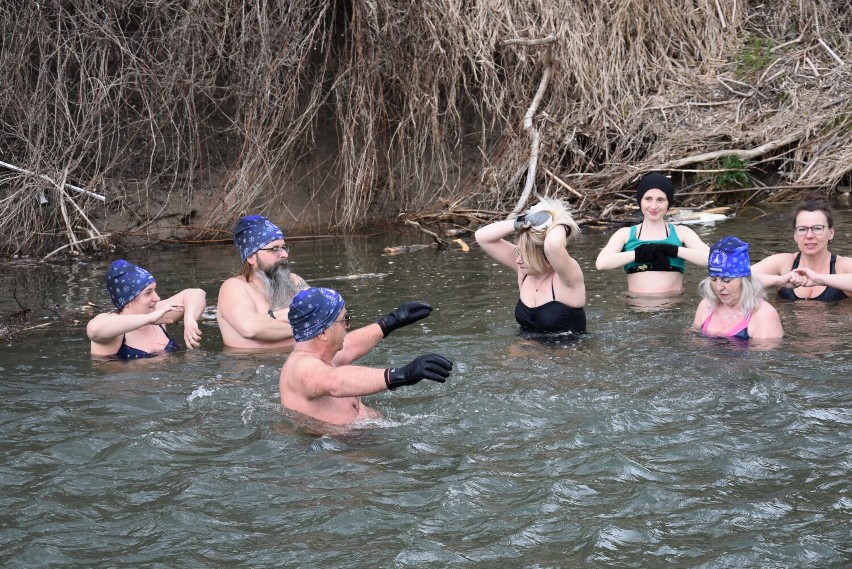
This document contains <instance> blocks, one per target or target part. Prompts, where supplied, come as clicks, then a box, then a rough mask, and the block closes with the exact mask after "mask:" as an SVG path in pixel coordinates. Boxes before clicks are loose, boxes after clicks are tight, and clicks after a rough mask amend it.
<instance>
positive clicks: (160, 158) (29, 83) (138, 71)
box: [0, 0, 852, 252]
mask: <svg viewBox="0 0 852 569" xmlns="http://www.w3.org/2000/svg"><path fill="white" fill-rule="evenodd" d="M548 36H551V37H552V38H553V40H552V41H548V42H543V41H540V40H544V39H545V38H548ZM850 38H852V11H850V10H849V3H848V0H800V1H798V2H789V1H787V0H767V1H765V2H762V3H759V4H758V3H752V2H747V1H743V0H728V1H726V2H721V1H718V0H696V1H695V2H690V3H688V7H681V6H680V5H678V4H677V3H672V2H667V1H663V0H628V1H625V0H600V1H597V2H586V1H581V0H532V1H530V0H525V1H523V2H521V1H520V0H489V1H485V0H481V1H476V2H461V1H459V0H434V1H430V2H410V1H408V0H383V1H381V2H379V1H377V0H350V1H343V0H325V1H322V0H314V1H307V0H306V1H304V2H292V1H290V0H260V1H252V2H248V1H246V0H233V1H229V2H220V1H213V0H201V1H198V2H186V1H185V0H181V1H179V0H160V1H158V2H139V1H136V2H103V1H102V0H77V1H74V2H72V1H70V0H53V1H45V2H39V3H35V2H26V3H18V2H7V3H0V41H2V44H1V46H0V69H2V72H3V74H4V78H3V81H2V82H0V161H3V162H7V163H10V164H14V165H16V166H17V167H20V168H21V169H24V170H26V171H29V172H32V173H35V175H34V174H22V173H20V172H11V171H8V170H4V171H2V172H0V173H2V175H3V177H2V178H0V232H1V233H2V236H3V237H2V239H0V249H2V250H3V251H5V252H16V251H24V252H29V251H37V250H51V251H52V250H55V249H57V248H58V247H60V246H64V247H66V249H68V250H72V251H73V250H81V249H83V248H86V247H90V246H103V245H104V244H105V242H106V237H104V235H103V234H104V233H107V232H110V233H111V234H112V235H113V236H116V235H117V234H119V233H122V232H124V233H128V234H131V233H132V234H134V235H139V234H148V235H150V236H151V237H152V238H156V237H163V234H162V232H158V230H157V229H156V228H157V227H158V224H159V225H166V226H174V225H175V222H176V220H177V221H178V222H179V225H182V226H184V227H186V228H187V230H186V231H184V232H183V233H181V235H184V236H186V238H187V239H194V240H197V239H203V238H205V236H209V237H211V238H213V237H216V238H220V237H221V234H220V233H218V232H217V230H221V229H227V228H229V227H230V226H231V225H232V223H233V220H234V218H235V217H236V216H237V215H239V214H241V213H244V212H249V211H251V212H256V211H265V210H266V209H269V208H272V207H273V205H276V204H283V206H284V207H285V208H286V207H288V206H289V204H290V203H291V199H290V198H291V196H292V195H293V192H295V191H296V189H297V188H299V187H308V188H309V189H310V191H311V198H310V200H313V203H308V204H307V205H306V206H304V207H305V208H311V207H313V208H314V209H317V208H320V207H324V208H325V211H326V212H327V213H326V215H324V216H323V218H322V220H321V221H319V222H317V223H321V224H323V225H324V227H321V228H319V229H321V230H323V231H329V230H331V231H333V230H352V229H355V228H358V227H361V226H363V225H364V224H366V223H370V222H376V221H377V220H381V219H394V218H395V217H396V216H397V215H402V216H403V217H406V218H408V219H411V220H426V221H429V220H435V221H449V222H454V223H456V224H459V225H476V224H478V223H481V222H482V221H485V220H487V219H490V218H493V217H497V216H502V215H506V214H507V213H508V212H510V211H511V210H512V209H513V208H516V207H518V206H519V205H522V203H521V202H523V201H525V200H526V199H527V197H526V196H525V194H524V190H525V189H531V190H532V192H533V193H540V194H557V195H561V196H563V197H565V198H566V199H568V200H569V201H570V202H571V203H572V204H573V205H574V207H575V208H576V209H577V210H578V211H579V212H580V214H581V216H583V217H585V218H587V219H589V220H597V219H607V218H608V215H610V214H611V212H612V209H611V208H610V210H609V212H607V211H606V208H607V206H608V205H609V204H610V203H611V202H613V200H616V201H617V200H619V199H620V197H621V196H623V195H624V193H625V191H627V188H628V187H629V185H630V184H631V182H632V180H633V179H634V178H635V177H636V176H637V175H639V174H641V173H643V172H647V171H649V170H665V171H668V172H671V173H673V174H674V175H675V177H676V180H677V182H678V184H679V185H686V184H689V185H690V190H689V192H687V193H688V194H689V197H688V201H690V202H694V203H705V202H706V201H708V200H712V199H713V198H715V197H724V196H725V195H726V194H724V193H718V194H716V193H714V192H715V191H716V190H718V189H719V187H718V184H716V183H714V181H713V178H714V176H715V175H717V174H718V173H719V172H720V171H729V170H732V168H730V167H720V164H722V160H723V159H724V160H727V162H725V164H731V163H734V164H738V165H739V166H738V167H737V168H733V171H738V170H743V169H745V170H747V171H748V172H749V173H750V174H752V175H753V176H752V179H754V180H760V183H762V184H765V185H766V187H763V186H758V187H757V188H751V190H753V191H752V193H751V194H750V195H751V196H752V199H754V200H757V199H774V200H785V199H791V198H792V197H794V196H795V195H796V194H797V193H798V192H800V191H801V189H802V188H814V187H816V188H821V189H822V190H823V191H825V192H829V191H831V189H832V188H834V187H835V186H836V185H838V184H841V183H844V184H849V180H850V173H851V172H852V147H850V143H849V141H850V139H852V93H850V91H849V85H852V39H850ZM545 77H546V78H547V81H545V80H544V79H545ZM537 93H538V95H537ZM531 110H532V112H531V113H530V116H528V119H529V121H528V123H527V124H524V116H525V114H527V113H528V112H529V111H531ZM534 149H535V153H536V154H535V161H534V163H532V164H531V160H530V159H531V156H532V155H533V150H534ZM732 160H733V161H736V160H739V162H731V161H732ZM531 166H533V167H532V168H531ZM762 171H765V172H766V173H767V177H766V178H765V179H764V178H762V177H761V176H760V173H761V172H762ZM770 173H771V174H773V175H774V177H769V176H768V174H770ZM44 176H46V177H47V179H49V180H50V181H47V180H46V179H45V177H44ZM65 184H72V185H74V186H77V187H81V188H85V189H86V190H88V191H90V192H93V193H95V194H102V195H104V196H106V198H107V199H106V202H105V203H101V202H99V201H98V200H97V199H94V198H92V197H91V196H90V195H87V194H80V193H76V192H73V191H69V190H68V189H67V186H66V185H65ZM756 184H757V182H756ZM320 200H323V201H322V204H321V203H320ZM197 212H201V213H197ZM290 213H291V214H292V223H293V224H297V223H298V218H299V217H301V216H300V212H299V211H291V212H290ZM604 214H606V215H604ZM116 220H121V222H120V223H121V226H120V227H115V223H117V222H116ZM167 235H168V236H169V237H170V238H173V237H174V236H175V235H176V233H175V232H171V233H168V234H167ZM113 238H115V237H111V239H113Z"/></svg>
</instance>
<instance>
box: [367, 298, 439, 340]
mask: <svg viewBox="0 0 852 569" xmlns="http://www.w3.org/2000/svg"><path fill="white" fill-rule="evenodd" d="M431 312H432V306H431V305H429V304H427V303H425V302H423V301H420V300H412V301H410V302H404V303H402V304H400V305H399V308H397V309H396V310H394V311H393V312H391V313H390V314H388V315H387V316H385V317H384V318H379V319H378V320H376V324H378V325H379V326H380V327H381V329H382V334H384V337H385V338H387V337H388V334H390V333H391V332H393V331H394V330H396V329H397V328H402V327H403V326H408V325H409V324H414V323H415V322H417V321H418V320H423V319H424V318H426V317H427V316H429V314H431Z"/></svg>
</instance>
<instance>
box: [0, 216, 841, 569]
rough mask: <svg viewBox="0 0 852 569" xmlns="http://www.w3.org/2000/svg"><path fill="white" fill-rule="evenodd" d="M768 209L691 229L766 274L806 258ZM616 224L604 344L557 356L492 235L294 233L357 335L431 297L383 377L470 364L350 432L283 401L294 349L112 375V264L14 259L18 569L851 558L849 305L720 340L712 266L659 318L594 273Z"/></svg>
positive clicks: (384, 360) (1, 511)
mask: <svg viewBox="0 0 852 569" xmlns="http://www.w3.org/2000/svg"><path fill="white" fill-rule="evenodd" d="M757 214H758V212H756V211H752V212H751V213H750V215H749V214H748V212H747V214H744V215H743V216H742V217H741V218H739V219H734V220H730V221H726V222H723V223H719V224H717V225H715V226H707V227H697V231H698V232H699V233H700V234H701V235H702V237H703V238H704V240H705V241H706V242H708V243H711V242H713V241H715V240H716V239H718V238H720V237H722V236H724V235H727V234H736V235H738V236H740V237H742V238H744V239H746V240H749V241H750V242H751V244H752V252H753V259H759V258H762V257H763V256H764V255H766V254H769V253H772V252H777V251H783V250H789V249H790V247H789V246H790V245H793V242H792V235H791V233H792V232H791V231H790V229H789V220H788V219H787V218H786V215H785V214H786V210H783V209H781V210H778V211H777V212H776V211H775V210H772V211H770V212H769V214H768V215H766V216H764V217H761V218H760V219H759V220H757V221H754V220H753V218H754V217H755V216H756V215H757ZM839 223H840V226H839V231H838V234H837V236H836V237H835V240H834V244H833V250H834V251H835V252H838V253H841V254H847V255H849V254H852V237H850V233H849V228H852V212H850V210H841V211H840V212H839ZM610 232H611V231H610V230H606V231H604V232H593V231H587V232H586V235H584V237H583V238H582V240H581V241H580V242H579V243H577V244H576V247H575V248H574V253H575V255H576V256H577V257H578V258H579V259H580V261H581V264H582V265H583V268H584V270H585V273H586V282H587V287H588V304H587V312H588V319H589V330H590V331H591V333H590V334H588V335H587V336H585V337H582V338H580V339H579V340H573V341H572V340H563V341H558V342H553V343H549V344H544V343H541V342H537V341H535V340H527V339H523V338H520V337H519V336H518V333H517V326H516V324H515V322H514V319H513V315H512V314H513V308H514V304H515V301H516V299H517V290H516V285H515V283H514V279H513V277H512V275H511V273H509V272H508V271H507V270H505V269H502V268H500V267H499V266H497V265H496V264H495V263H494V262H492V261H491V260H490V259H489V258H487V257H486V256H485V255H484V254H483V253H482V251H481V250H479V248H478V247H476V246H473V247H472V249H471V251H470V252H469V253H462V252H460V251H457V250H455V251H447V252H441V253H436V252H435V251H434V250H426V251H420V252H416V253H412V254H406V255H396V256H387V255H384V254H383V253H382V249H383V247H384V246H386V245H399V244H404V243H406V244H407V243H411V242H414V241H417V240H419V237H417V236H410V235H402V234H390V235H388V236H384V237H382V238H371V239H366V238H365V239H349V240H342V241H318V242H299V243H298V244H297V245H296V246H294V248H293V251H292V254H291V259H292V260H293V264H294V270H296V272H298V273H299V274H301V275H302V276H304V277H305V278H307V279H308V280H309V281H310V282H311V283H313V284H316V285H321V286H331V287H334V288H337V289H339V290H340V291H341V292H342V293H343V295H344V296H345V297H346V299H347V304H348V306H349V308H350V311H351V313H352V314H353V317H354V318H355V319H356V322H361V323H362V324H363V323H368V322H371V321H372V320H374V319H375V318H376V317H378V316H380V315H383V314H385V313H386V312H388V311H389V310H390V309H392V308H393V307H395V306H396V305H397V303H399V302H401V301H404V300H409V299H416V298H419V299H425V300H428V301H430V302H431V303H433V305H434V306H435V307H436V310H435V311H434V312H433V314H432V316H431V317H430V318H428V319H427V320H425V321H423V322H422V323H419V324H416V325H414V326H411V327H409V328H407V329H403V330H400V331H397V332H395V333H394V334H393V335H391V336H390V337H389V338H388V339H386V340H385V341H383V342H382V344H381V345H380V346H379V347H378V348H377V349H376V350H374V352H373V353H371V354H370V355H368V356H367V357H366V358H364V359H363V360H362V361H361V363H363V364H365V365H373V366H378V367H386V366H388V365H390V364H399V363H405V362H407V361H408V360H410V359H411V358H412V357H414V356H415V355H417V354H419V353H423V352H425V351H440V352H442V353H444V354H446V355H447V356H448V357H450V358H451V359H453V360H454V361H455V362H456V367H455V371H454V374H453V376H452V377H451V379H450V380H449V381H448V382H447V383H446V384H444V385H437V384H433V383H430V384H429V385H426V384H427V383H429V382H422V383H421V384H418V385H416V386H412V387H409V388H405V389H400V390H398V391H395V392H393V393H383V394H379V395H375V396H371V397H369V398H366V402H367V403H368V404H369V405H371V406H373V407H376V408H377V409H379V410H380V411H381V412H382V413H383V416H384V417H383V419H382V420H380V421H376V422H373V423H370V424H366V425H361V426H359V427H358V428H355V429H351V430H331V429H329V430H325V431H323V430H318V429H317V426H316V425H306V424H304V423H302V422H300V421H298V420H297V419H296V418H295V417H293V416H291V415H289V414H288V413H287V412H284V411H282V409H281V408H280V405H279V403H278V382H277V380H278V371H279V369H280V366H281V362H282V361H283V358H284V357H285V356H284V355H276V354H260V355H235V354H229V353H226V352H223V350H222V345H221V338H220V336H219V333H218V329H217V328H216V325H215V321H214V320H208V321H206V322H205V324H204V325H203V330H204V347H203V349H202V350H199V351H194V352H185V351H183V352H181V353H178V354H176V355H172V356H166V357H162V358H155V359H154V360H151V361H144V362H131V363H122V362H106V363H104V362H93V361H91V360H90V359H89V356H88V341H87V340H86V338H85V322H86V320H87V319H88V317H89V315H87V314H86V313H84V312H81V311H80V310H79V308H80V307H81V306H83V305H84V304H85V303H86V302H89V301H91V302H94V303H96V304H102V305H106V304H107V303H108V299H107V297H106V294H105V292H104V291H103V290H102V280H101V277H102V274H103V271H104V269H105V266H106V263H107V261H108V260H106V259H103V260H80V261H75V262H54V263H51V264H47V265H38V264H33V263H27V262H23V261H9V262H7V263H5V264H4V265H3V266H2V267H0V280H2V285H3V289H4V290H6V291H7V292H8V291H12V290H15V296H16V297H17V298H18V300H19V301H20V302H21V304H23V305H24V306H27V307H29V308H31V309H32V312H31V313H30V315H29V318H30V320H29V323H30V325H31V326H38V325H43V326H41V327H37V328H33V329H31V330H28V331H26V332H23V333H21V334H19V335H17V336H15V337H14V338H13V339H11V340H6V341H5V342H4V343H3V345H2V347H0V396H2V400H3V405H2V409H1V410H0V428H2V433H3V437H2V439H3V440H2V442H0V448H2V466H0V506H2V507H0V564H2V565H3V566H5V567H41V566H50V567H341V568H344V567H353V568H355V567H418V568H419V567H436V568H437V567H531V568H532V567H535V568H543V567H577V566H581V565H583V566H593V567H594V566H599V567H662V566H668V567H845V566H849V564H850V562H852V546H850V542H852V540H850V538H852V525H850V514H852V484H850V466H852V464H851V463H852V458H850V442H852V436H850V435H851V434H852V412H850V403H852V391H850V380H849V377H850V375H852V359H851V358H850V354H852V340H850V337H852V301H847V303H841V304H839V305H833V306H830V305H823V304H820V305H816V306H813V305H810V306H808V305H805V304H803V303H799V304H795V303H784V302H779V301H778V300H777V299H776V298H774V296H773V297H772V302H773V304H774V305H775V306H776V307H777V308H778V310H779V313H780V314H781V318H782V322H783V324H784V326H785V330H786V332H787V336H786V337H785V339H784V341H783V344H782V345H781V346H780V347H779V348H778V349H773V350H755V349H747V348H743V347H740V346H736V345H732V344H730V343H729V342H727V341H726V340H716V341H713V340H708V339H705V338H701V337H698V336H696V335H695V334H693V333H692V332H690V331H689V326H690V324H691V322H692V317H693V315H694V310H695V307H696V306H697V303H698V298H697V293H696V285H697V283H698V281H699V280H700V278H701V276H702V275H701V271H700V270H699V269H697V268H695V267H691V268H690V269H689V270H688V272H687V282H686V287H687V291H686V294H685V295H684V296H682V297H679V298H677V299H674V300H673V301H671V302H669V303H667V304H665V305H664V306H657V307H648V306H642V305H641V304H640V303H638V302H636V301H633V300H630V299H627V298H625V297H624V296H623V295H622V294H621V293H622V291H623V290H624V274H623V272H616V271H613V272H607V273H600V272H597V271H595V270H594V258H595V256H596V255H597V251H598V250H599V249H600V248H601V247H602V246H603V245H604V243H605V241H606V239H607V238H608V236H609V234H610ZM126 256H127V258H129V259H130V260H133V261H135V262H138V263H140V264H142V265H143V266H146V267H148V268H150V269H151V270H152V272H154V274H155V276H156V277H157V278H158V286H159V288H160V289H161V291H164V292H167V293H169V292H172V293H173V292H175V291H177V290H178V289H179V288H183V287H186V286H201V287H202V288H204V289H205V290H206V291H207V294H208V303H209V304H210V305H211V306H212V305H214V304H215V301H216V295H217V291H218V287H219V284H220V283H221V282H222V280H224V279H225V278H226V277H228V276H230V275H231V274H233V273H234V272H235V271H236V269H237V261H238V258H237V256H236V253H235V251H234V250H233V249H231V248H225V247H222V248H219V247H205V248H196V249H190V250H174V251H165V252H148V251H144V250H143V251H134V252H131V253H128V254H127V255H126ZM367 274H369V276H368V277H365V278H354V279H353V278H345V277H349V276H351V275H367ZM7 296H8V295H7ZM0 308H2V314H3V315H9V314H11V313H13V312H15V311H16V310H18V309H19V308H18V305H17V304H16V303H15V301H14V300H13V298H12V297H11V296H8V297H7V298H4V299H2V300H0ZM58 316H61V317H62V319H63V321H64V323H63V322H60V321H59V318H58ZM179 330H180V327H179V326H175V327H172V331H173V332H174V333H175V335H176V336H177V337H180V335H181V334H180V332H179Z"/></svg>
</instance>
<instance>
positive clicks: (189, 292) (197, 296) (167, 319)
mask: <svg viewBox="0 0 852 569" xmlns="http://www.w3.org/2000/svg"><path fill="white" fill-rule="evenodd" d="M160 302H171V303H174V304H181V305H183V313H182V314H178V313H175V312H167V313H166V315H165V316H164V317H163V318H162V319H161V320H160V321H159V322H158V323H162V324H171V323H173V322H177V321H178V320H180V319H181V317H183V342H184V344H185V345H186V347H187V348H189V349H195V348H197V347H199V346H200V345H201V329H200V328H199V326H198V319H199V318H201V314H202V313H203V312H204V309H205V308H206V307H207V293H206V292H204V291H203V290H202V289H200V288H187V289H184V290H182V291H180V292H179V293H177V294H176V295H174V296H172V297H171V298H167V299H166V300H163V301H160Z"/></svg>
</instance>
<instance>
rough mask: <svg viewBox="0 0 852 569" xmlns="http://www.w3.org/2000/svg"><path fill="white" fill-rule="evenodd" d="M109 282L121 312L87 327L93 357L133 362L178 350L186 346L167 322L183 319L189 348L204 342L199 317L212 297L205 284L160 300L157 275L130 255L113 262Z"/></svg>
mask: <svg viewBox="0 0 852 569" xmlns="http://www.w3.org/2000/svg"><path fill="white" fill-rule="evenodd" d="M104 281H106V288H107V292H108V293H109V296H110V298H111V299H112V302H113V304H115V307H116V309H117V310H116V311H115V312H108V313H106V312H105V313H103V314H98V315H97V316H95V317H94V318H92V320H90V321H89V324H88V325H87V326H86V334H87V335H88V336H89V340H91V349H92V355H95V356H114V357H117V358H119V359H125V360H132V359H139V358H149V357H153V356H155V355H157V354H160V353H163V352H174V351H177V350H178V349H180V346H179V345H178V344H177V342H175V341H174V340H173V339H172V338H171V336H169V334H168V333H167V332H166V328H165V324H172V323H174V322H177V321H178V320H181V319H183V339H184V342H186V346H187V347H188V348H190V349H194V348H197V347H199V346H200V345H201V330H200V329H199V327H198V319H199V318H200V317H201V313H202V312H203V311H204V307H205V306H206V302H207V295H206V293H205V292H204V291H203V290H201V289H200V288H188V289H185V290H182V291H181V292H179V293H178V294H176V295H174V296H172V297H170V298H167V299H165V300H160V297H159V296H158V295H157V283H156V282H155V281H154V277H153V276H152V275H151V273H149V272H148V271H146V270H145V269H143V268H141V267H137V266H136V265H134V264H133V263H129V262H127V261H125V260H124V259H119V260H117V261H113V263H112V264H111V265H110V267H109V269H108V270H107V273H106V275H104Z"/></svg>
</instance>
